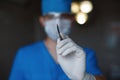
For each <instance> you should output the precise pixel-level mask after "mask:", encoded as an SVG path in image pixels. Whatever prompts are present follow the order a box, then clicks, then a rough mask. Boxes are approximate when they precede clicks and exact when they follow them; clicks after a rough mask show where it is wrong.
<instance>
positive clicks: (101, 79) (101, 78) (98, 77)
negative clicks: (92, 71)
mask: <svg viewBox="0 0 120 80" xmlns="http://www.w3.org/2000/svg"><path fill="white" fill-rule="evenodd" d="M95 78H96V80H106V79H105V77H104V76H95Z"/></svg>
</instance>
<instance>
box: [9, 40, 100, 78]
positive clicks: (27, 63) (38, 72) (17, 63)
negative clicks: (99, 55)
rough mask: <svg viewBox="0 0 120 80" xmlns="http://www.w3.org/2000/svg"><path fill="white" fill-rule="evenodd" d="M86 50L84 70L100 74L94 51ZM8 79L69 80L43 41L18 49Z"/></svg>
mask: <svg viewBox="0 0 120 80" xmlns="http://www.w3.org/2000/svg"><path fill="white" fill-rule="evenodd" d="M84 50H85V52H86V55H87V57H86V63H87V65H86V72H88V73H90V74H93V75H101V74H102V73H101V72H100V70H99V68H98V65H97V61H96V57H95V53H94V52H93V51H92V50H91V49H88V48H84ZM9 80H70V79H69V78H68V77H67V76H66V74H65V73H64V72H63V70H62V69H61V67H60V66H59V64H57V63H56V62H55V61H54V60H53V58H52V56H51V55H50V53H49V52H48V50H47V48H46V46H45V44H44V42H43V41H41V42H37V43H35V44H32V45H29V46H27V47H23V48H21V49H19V51H18V53H17V55H16V58H15V60H14V64H13V66H12V70H11V74H10V78H9Z"/></svg>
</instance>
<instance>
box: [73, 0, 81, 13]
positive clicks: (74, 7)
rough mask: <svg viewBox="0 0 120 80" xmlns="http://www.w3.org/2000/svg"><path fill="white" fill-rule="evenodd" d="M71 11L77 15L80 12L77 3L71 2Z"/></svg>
mask: <svg viewBox="0 0 120 80" xmlns="http://www.w3.org/2000/svg"><path fill="white" fill-rule="evenodd" d="M71 11H72V13H78V12H79V11H80V8H79V4H78V3H77V2H72V4H71Z"/></svg>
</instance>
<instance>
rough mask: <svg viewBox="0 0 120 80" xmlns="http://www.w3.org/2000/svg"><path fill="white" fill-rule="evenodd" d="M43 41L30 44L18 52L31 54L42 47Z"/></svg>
mask: <svg viewBox="0 0 120 80" xmlns="http://www.w3.org/2000/svg"><path fill="white" fill-rule="evenodd" d="M42 43H43V41H39V42H35V43H32V44H28V45H26V46H23V47H21V48H19V49H18V52H31V51H34V50H36V49H38V48H39V47H40V46H41V45H42Z"/></svg>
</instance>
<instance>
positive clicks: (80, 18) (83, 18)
mask: <svg viewBox="0 0 120 80" xmlns="http://www.w3.org/2000/svg"><path fill="white" fill-rule="evenodd" d="M75 19H76V21H77V23H78V24H84V23H85V22H86V21H87V20H88V15H87V14H85V13H82V12H79V13H77V14H76V16H75Z"/></svg>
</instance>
